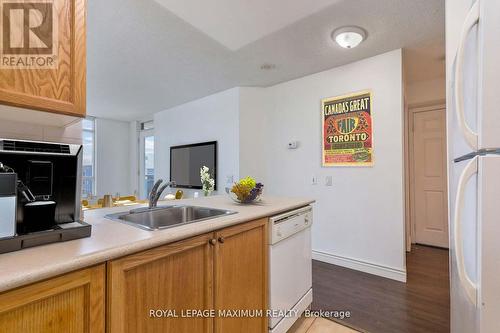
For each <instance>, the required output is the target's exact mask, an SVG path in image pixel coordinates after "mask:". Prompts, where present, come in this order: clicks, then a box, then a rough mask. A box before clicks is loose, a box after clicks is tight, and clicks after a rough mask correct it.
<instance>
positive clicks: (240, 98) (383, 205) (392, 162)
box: [155, 50, 406, 281]
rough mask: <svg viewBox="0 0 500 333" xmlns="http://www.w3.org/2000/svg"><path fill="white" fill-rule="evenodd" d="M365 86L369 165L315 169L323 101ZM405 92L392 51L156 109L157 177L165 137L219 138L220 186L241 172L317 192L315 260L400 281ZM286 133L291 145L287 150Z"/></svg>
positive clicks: (270, 190)
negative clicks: (369, 112) (369, 100)
mask: <svg viewBox="0 0 500 333" xmlns="http://www.w3.org/2000/svg"><path fill="white" fill-rule="evenodd" d="M366 89H370V90H372V92H373V118H374V134H373V135H374V154H375V155H374V156H375V158H374V160H375V165H374V166H373V167H337V168H323V167H321V99H323V98H326V97H332V96H336V95H343V94H346V93H350V92H355V91H361V90H366ZM402 94H403V87H402V55H401V50H396V51H392V52H388V53H385V54H382V55H379V56H376V57H372V58H369V59H365V60H362V61H358V62H355V63H352V64H349V65H346V66H342V67H338V68H334V69H331V70H328V71H324V72H321V73H317V74H313V75H309V76H306V77H303V78H300V79H297V80H293V81H289V82H286V83H282V84H279V85H276V86H273V87H269V88H234V89H231V90H228V91H225V92H222V93H219V94H215V95H212V96H208V97H206V98H203V99H200V100H197V101H194V102H190V103H187V104H184V105H182V106H179V107H176V108H173V109H170V110H166V111H163V112H161V113H158V114H156V115H155V136H156V147H155V154H156V163H155V166H156V176H157V178H158V177H163V178H165V179H168V178H169V177H168V168H169V156H168V155H169V150H168V149H169V147H170V146H171V145H177V144H186V143H193V142H200V141H209V140H218V141H219V144H220V145H219V148H220V152H221V154H219V170H220V173H219V179H218V183H219V186H221V185H225V184H224V182H225V177H226V176H228V175H234V176H235V178H237V176H238V173H239V175H240V176H242V177H243V176H247V175H251V176H254V177H256V178H257V179H258V180H259V181H262V182H263V183H264V184H265V193H267V194H273V195H282V196H306V197H312V198H314V199H315V200H316V204H315V210H314V214H315V219H314V221H315V222H314V225H313V249H314V251H315V252H314V256H315V258H316V259H319V260H324V261H327V262H331V263H334V264H338V265H343V266H347V267H351V268H354V269H359V270H362V271H366V272H370V273H374V274H378V275H381V276H386V277H389V278H393V279H397V280H401V281H404V280H405V279H406V268H405V246H404V215H403V202H404V201H403V200H404V191H403V119H402V112H403V101H402ZM292 140H296V141H299V148H298V149H295V150H289V149H287V143H288V142H289V141H292ZM313 176H316V177H317V178H318V179H319V183H318V184H317V185H312V184H311V179H312V177H313ZM326 176H332V177H333V186H332V187H327V186H325V177H326Z"/></svg>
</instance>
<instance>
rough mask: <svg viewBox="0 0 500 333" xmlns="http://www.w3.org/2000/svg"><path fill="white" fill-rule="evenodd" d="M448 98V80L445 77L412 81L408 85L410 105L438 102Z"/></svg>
mask: <svg viewBox="0 0 500 333" xmlns="http://www.w3.org/2000/svg"><path fill="white" fill-rule="evenodd" d="M445 99H446V80H445V78H444V77H442V78H437V79H433V80H426V81H418V82H411V83H408V84H407V85H406V103H407V104H408V105H412V104H420V103H427V102H438V101H442V102H444V100H445Z"/></svg>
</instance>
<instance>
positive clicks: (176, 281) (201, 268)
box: [107, 219, 268, 333]
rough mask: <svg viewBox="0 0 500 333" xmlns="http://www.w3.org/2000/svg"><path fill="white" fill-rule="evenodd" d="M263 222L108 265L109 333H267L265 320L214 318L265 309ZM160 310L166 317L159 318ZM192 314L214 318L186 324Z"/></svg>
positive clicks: (265, 251)
mask: <svg viewBox="0 0 500 333" xmlns="http://www.w3.org/2000/svg"><path fill="white" fill-rule="evenodd" d="M266 221H267V219H261V220H256V221H252V222H247V223H242V224H240V225H237V226H234V227H229V228H226V229H222V230H220V231H217V232H211V233H208V234H204V235H201V236H197V237H194V238H190V239H187V240H183V241H179V242H176V243H173V244H168V245H164V246H160V247H158V248H154V249H151V250H146V251H143V252H141V253H137V254H132V255H129V256H126V257H124V258H121V259H117V260H112V261H110V262H108V283H107V287H108V289H107V290H108V299H107V309H108V321H107V325H108V332H111V333H115V332H116V333H118V332H120V333H122V332H137V333H140V332H166V333H168V332H172V333H180V332H189V333H197V332H200V333H201V332H204V333H205V332H209V333H211V332H218V333H233V332H255V333H258V332H266V331H267V318H266V317H265V316H264V317H262V316H259V317H256V318H251V317H239V318H228V317H218V316H217V315H218V313H219V312H218V310H221V311H231V310H262V311H265V310H266V309H267V302H268V301H267V278H268V277H267V260H268V259H267V229H266V225H267V223H266ZM155 310H160V311H161V310H165V311H166V312H165V314H166V315H167V317H163V318H156V315H155V314H152V313H151V311H155ZM187 310H212V311H213V312H212V314H213V315H209V316H204V317H200V318H193V317H189V318H182V315H183V313H184V314H187V312H186V311H187ZM169 311H170V312H169ZM174 311H175V314H176V315H177V316H179V317H180V318H176V317H172V314H174ZM227 313H230V312H227ZM264 314H265V313H264ZM168 316H170V317H168Z"/></svg>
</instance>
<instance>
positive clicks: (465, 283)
mask: <svg viewBox="0 0 500 333" xmlns="http://www.w3.org/2000/svg"><path fill="white" fill-rule="evenodd" d="M477 171H478V157H477V156H476V157H474V158H473V159H472V160H471V161H470V162H469V163H467V166H466V167H465V169H464V171H463V172H462V174H461V175H460V178H459V180H458V187H457V194H456V200H455V218H454V220H453V230H454V231H455V233H454V237H453V238H454V244H455V251H454V252H455V260H456V262H457V270H458V278H459V280H460V284H461V285H462V287H463V288H464V290H465V293H466V295H467V297H468V298H469V300H470V301H471V303H472V304H474V306H477V286H476V284H475V283H474V282H472V280H471V278H470V277H469V275H468V274H467V271H466V269H465V259H464V249H463V239H462V226H461V223H460V222H461V221H462V210H463V205H464V192H465V185H467V183H468V181H469V179H470V178H471V177H472V176H473V175H475V174H476V173H477Z"/></svg>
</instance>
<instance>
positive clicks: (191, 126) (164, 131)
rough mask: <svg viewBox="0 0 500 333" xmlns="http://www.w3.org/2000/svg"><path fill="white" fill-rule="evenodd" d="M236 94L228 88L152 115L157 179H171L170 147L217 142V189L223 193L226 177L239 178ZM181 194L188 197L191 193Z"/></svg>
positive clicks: (237, 104)
mask: <svg viewBox="0 0 500 333" xmlns="http://www.w3.org/2000/svg"><path fill="white" fill-rule="evenodd" d="M239 91H240V89H239V88H233V89H229V90H226V91H223V92H220V93H217V94H214V95H211V96H208V97H205V98H201V99H198V100H196V101H192V102H189V103H186V104H183V105H180V106H177V107H174V108H171V109H168V110H165V111H162V112H159V113H156V114H155V116H154V126H155V178H156V179H160V178H162V179H164V180H169V179H170V147H171V146H176V145H182V144H190V143H197V142H206V141H217V142H218V146H217V159H218V161H217V167H218V172H217V177H218V178H217V189H218V192H219V193H223V192H224V188H225V187H226V180H227V177H234V178H237V177H238V175H239V126H238V124H239V114H238V110H239ZM184 192H185V195H186V196H191V195H192V192H194V191H189V190H184ZM200 192H201V191H200Z"/></svg>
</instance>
